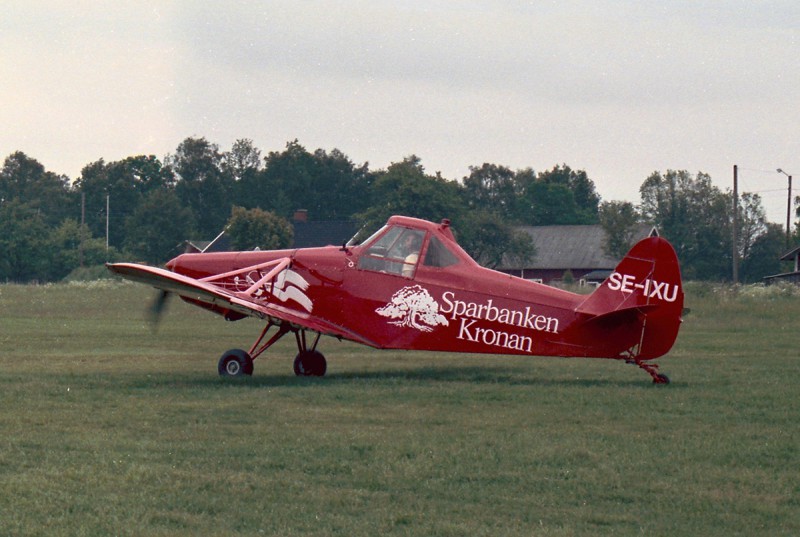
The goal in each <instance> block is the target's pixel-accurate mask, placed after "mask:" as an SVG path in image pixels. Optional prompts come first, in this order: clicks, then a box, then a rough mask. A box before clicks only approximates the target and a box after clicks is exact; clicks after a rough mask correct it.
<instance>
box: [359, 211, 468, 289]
mask: <svg viewBox="0 0 800 537" xmlns="http://www.w3.org/2000/svg"><path fill="white" fill-rule="evenodd" d="M396 219H397V218H396V217H395V218H392V219H390V220H389V223H388V224H386V225H385V226H383V227H382V228H381V229H379V230H378V231H376V232H375V233H373V234H372V236H370V237H369V238H368V239H367V240H366V241H364V245H363V246H362V253H361V256H360V257H359V260H358V268H360V269H363V270H372V271H377V272H385V273H389V274H398V275H401V276H404V277H406V278H413V277H414V274H415V273H416V271H417V268H418V267H419V266H420V259H421V260H422V266H423V267H434V268H444V267H449V266H453V265H457V264H459V263H461V262H462V260H463V258H464V257H466V258H467V259H469V256H467V255H466V253H465V252H464V251H463V250H461V249H460V248H459V247H458V245H456V244H455V243H452V244H451V245H447V244H445V242H446V241H447V238H446V237H440V236H439V235H441V233H437V232H436V231H438V230H437V229H433V230H431V229H420V227H418V226H414V225H412V224H413V223H415V222H414V221H415V219H406V220H408V222H396ZM420 222H421V221H420ZM443 225H444V224H443ZM448 231H449V230H448ZM451 236H452V235H451ZM447 242H452V241H447Z"/></svg>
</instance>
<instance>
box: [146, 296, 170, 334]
mask: <svg viewBox="0 0 800 537" xmlns="http://www.w3.org/2000/svg"><path fill="white" fill-rule="evenodd" d="M171 295H172V293H170V292H169V291H159V292H158V294H157V295H156V298H155V300H153V303H152V304H151V305H150V308H149V310H148V315H147V317H148V319H149V320H150V324H151V325H152V327H153V330H154V331H155V330H157V329H158V325H159V323H160V322H161V314H162V313H163V312H164V309H165V308H166V306H167V302H168V301H169V297H170V296H171Z"/></svg>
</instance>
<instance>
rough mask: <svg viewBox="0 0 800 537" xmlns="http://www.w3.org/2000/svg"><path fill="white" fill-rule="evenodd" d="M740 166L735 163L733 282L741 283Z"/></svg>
mask: <svg viewBox="0 0 800 537" xmlns="http://www.w3.org/2000/svg"><path fill="white" fill-rule="evenodd" d="M738 233H739V167H738V166H737V165H736V164H734V165H733V284H734V285H736V284H738V283H739V245H738V242H739V240H738V237H737V235H738Z"/></svg>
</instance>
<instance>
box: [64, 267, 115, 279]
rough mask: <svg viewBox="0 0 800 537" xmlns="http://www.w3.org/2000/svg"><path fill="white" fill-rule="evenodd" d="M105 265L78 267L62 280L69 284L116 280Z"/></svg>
mask: <svg viewBox="0 0 800 537" xmlns="http://www.w3.org/2000/svg"><path fill="white" fill-rule="evenodd" d="M118 279H119V278H118V277H117V276H114V275H113V274H112V273H111V272H109V270H108V269H107V268H106V266H105V265H92V266H91V267H78V268H76V269H75V270H73V271H72V272H70V273H69V274H67V276H66V277H65V278H64V279H63V280H62V281H64V282H66V283H70V282H91V281H95V280H118Z"/></svg>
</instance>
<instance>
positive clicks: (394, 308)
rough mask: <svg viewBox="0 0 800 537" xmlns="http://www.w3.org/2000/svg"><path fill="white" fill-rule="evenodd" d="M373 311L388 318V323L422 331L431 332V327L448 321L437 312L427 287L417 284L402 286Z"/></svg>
mask: <svg viewBox="0 0 800 537" xmlns="http://www.w3.org/2000/svg"><path fill="white" fill-rule="evenodd" d="M375 313H377V314H378V315H381V316H383V317H388V318H389V319H399V320H397V321H390V322H389V324H394V325H397V326H410V327H412V328H416V329H417V330H420V331H422V332H432V331H433V327H435V326H439V325H444V326H447V325H448V324H449V323H448V322H447V319H446V318H445V317H444V315H441V314H440V313H439V304H438V303H437V302H436V301H435V300H434V299H433V297H432V296H431V294H430V293H429V292H428V290H427V289H424V288H422V287H420V286H419V285H413V286H409V287H403V288H402V289H400V290H399V291H397V292H396V293H395V294H394V295H392V299H391V300H390V301H389V303H388V304H386V305H385V306H384V307H382V308H378V309H376V310H375Z"/></svg>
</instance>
